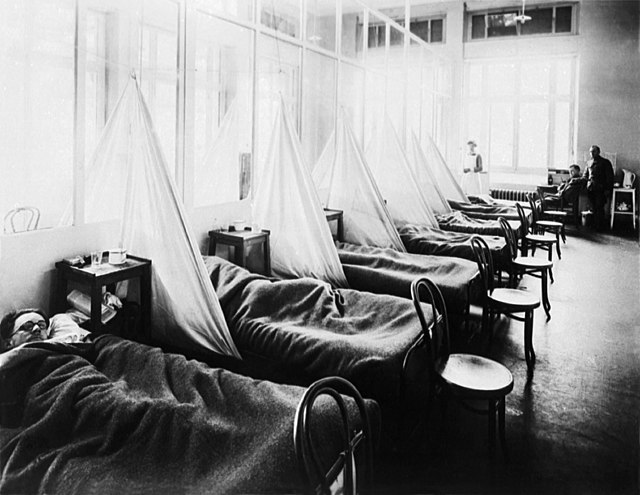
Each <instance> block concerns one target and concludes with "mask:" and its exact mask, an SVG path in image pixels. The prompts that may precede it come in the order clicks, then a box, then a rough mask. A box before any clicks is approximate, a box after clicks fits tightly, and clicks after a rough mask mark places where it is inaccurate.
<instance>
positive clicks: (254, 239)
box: [209, 230, 271, 277]
mask: <svg viewBox="0 0 640 495" xmlns="http://www.w3.org/2000/svg"><path fill="white" fill-rule="evenodd" d="M269 234H270V232H269V231H268V230H261V231H260V232H253V231H251V230H237V231H231V232H230V231H228V230H210V231H209V255H210V256H215V254H216V247H217V246H218V244H220V245H223V246H232V247H233V248H234V257H233V262H234V263H235V264H236V265H238V266H241V267H242V268H246V267H247V251H248V249H249V247H250V246H254V245H262V253H263V256H264V275H266V276H267V277H270V276H271V248H270V244H269Z"/></svg>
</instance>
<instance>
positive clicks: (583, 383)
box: [376, 224, 640, 494]
mask: <svg viewBox="0 0 640 495" xmlns="http://www.w3.org/2000/svg"><path fill="white" fill-rule="evenodd" d="M621 227H624V226H623V225H622V224H621ZM562 254H563V256H562V260H559V261H558V260H557V259H556V258H555V253H554V261H555V266H554V274H555V283H554V284H553V285H551V286H550V289H549V298H550V301H551V305H552V309H551V315H552V318H551V320H550V321H549V322H548V323H547V322H546V321H545V320H546V319H545V317H544V313H543V310H542V308H540V309H538V310H536V313H535V323H534V325H535V330H534V336H533V339H534V346H535V350H536V354H537V362H536V366H535V372H534V374H533V377H532V379H530V380H528V379H527V372H526V364H525V362H524V344H523V330H522V329H523V324H522V323H520V322H516V321H509V320H506V319H504V318H503V320H502V321H501V322H499V324H498V326H497V327H496V332H495V337H494V342H493V345H492V347H491V348H490V349H488V350H487V348H486V342H482V341H480V340H478V341H472V343H471V344H470V345H469V347H471V349H466V350H469V351H471V352H479V353H483V354H485V355H489V356H490V357H492V358H494V359H497V360H498V361H500V362H502V363H503V364H505V365H506V366H507V367H508V368H509V369H510V370H511V372H512V373H513V375H514V380H515V387H514V390H513V392H512V393H511V394H510V395H509V396H508V397H507V419H506V422H507V443H508V449H509V461H508V462H504V460H503V459H502V458H501V457H500V456H499V455H498V456H496V458H495V459H493V460H492V459H490V458H489V456H488V449H487V427H486V418H485V417H483V416H477V415H474V414H471V413H469V412H468V411H466V410H464V409H462V408H460V407H459V406H456V405H455V404H452V405H451V406H450V407H449V410H448V413H447V416H446V418H445V421H444V425H443V423H442V417H441V415H440V412H439V409H438V408H437V407H436V408H435V409H434V410H433V411H432V415H431V419H430V420H429V423H428V426H427V428H426V431H423V432H422V434H420V435H415V436H414V437H413V438H412V440H413V445H412V446H408V447H406V448H404V449H403V451H402V452H399V453H395V454H394V455H392V456H387V458H386V459H381V460H378V462H377V464H376V486H377V489H378V491H379V492H381V493H531V494H546V493H549V494H561V493H579V494H590V493H593V494H616V493H625V494H626V493H629V494H638V493H639V492H638V478H639V470H638V469H639V468H638V466H639V454H638V452H639V443H640V435H639V417H640V266H639V265H640V248H639V246H638V237H637V233H636V234H633V233H632V232H628V231H627V232H621V231H620V230H619V229H618V227H617V230H616V231H614V232H613V233H595V232H593V231H590V230H586V229H581V230H579V231H578V230H577V229H575V228H570V229H569V236H568V239H567V244H566V245H563V246H562ZM536 256H546V253H544V252H541V253H538V254H537V255H536ZM521 287H527V288H528V289H529V290H532V291H534V292H536V293H537V294H539V293H540V281H539V280H538V279H533V278H529V277H525V278H524V279H523V281H522V283H521ZM474 342H475V343H474ZM443 428H444V429H443ZM499 453H500V451H499V450H498V454H499Z"/></svg>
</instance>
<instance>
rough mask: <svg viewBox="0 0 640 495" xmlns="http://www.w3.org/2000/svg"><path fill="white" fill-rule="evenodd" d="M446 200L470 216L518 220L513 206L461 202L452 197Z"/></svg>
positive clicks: (486, 218)
mask: <svg viewBox="0 0 640 495" xmlns="http://www.w3.org/2000/svg"><path fill="white" fill-rule="evenodd" d="M447 201H448V202H449V206H450V207H451V208H453V209H454V210H457V211H461V212H462V213H464V214H466V215H467V216H469V217H471V218H479V219H483V220H497V219H498V218H500V217H503V218H504V219H505V220H517V221H519V220H520V217H519V216H518V211H517V210H516V208H515V206H504V205H487V204H478V203H463V202H461V201H454V200H452V199H448V200H447Z"/></svg>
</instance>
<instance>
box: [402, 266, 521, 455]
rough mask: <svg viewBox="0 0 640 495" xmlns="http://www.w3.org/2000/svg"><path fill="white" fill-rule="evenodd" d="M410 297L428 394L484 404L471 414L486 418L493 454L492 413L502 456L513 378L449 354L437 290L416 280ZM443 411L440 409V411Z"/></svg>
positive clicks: (492, 364)
mask: <svg viewBox="0 0 640 495" xmlns="http://www.w3.org/2000/svg"><path fill="white" fill-rule="evenodd" d="M420 289H425V290H426V292H427V294H428V296H429V302H430V303H431V306H432V308H433V319H432V320H431V321H432V323H431V325H430V326H428V325H427V320H426V318H425V316H424V312H423V307H422V304H421V301H422V299H421V297H420ZM411 297H412V298H413V303H414V305H415V307H416V312H417V313H418V317H419V319H420V324H421V325H422V327H423V330H424V331H423V335H425V339H426V345H427V353H428V356H427V359H428V360H429V367H430V369H431V372H432V375H433V377H434V378H435V380H433V381H432V383H431V385H432V390H431V391H432V394H431V396H433V395H434V393H439V396H440V398H441V400H443V401H445V404H446V401H447V399H448V398H449V397H453V398H456V399H459V400H462V401H463V403H464V401H486V402H487V409H486V410H484V409H481V410H478V409H475V408H471V407H468V409H470V410H472V411H474V412H480V413H484V414H487V416H488V433H489V448H490V451H491V453H493V452H494V450H495V435H496V412H497V417H498V432H499V437H500V444H501V447H502V451H503V453H504V454H505V455H506V439H505V398H506V396H507V395H508V394H509V392H511V390H513V376H512V375H511V372H510V371H509V370H508V369H507V368H506V367H505V366H503V365H502V364H500V363H498V362H497V361H494V360H492V359H488V358H485V357H482V356H477V355H474V354H457V353H456V354H452V353H451V349H450V341H449V322H448V319H447V308H446V307H445V302H444V298H443V297H442V293H441V292H440V289H438V287H437V285H436V284H434V283H433V282H432V281H431V280H429V279H427V278H419V279H416V280H414V282H413V283H412V285H411ZM443 410H444V407H443Z"/></svg>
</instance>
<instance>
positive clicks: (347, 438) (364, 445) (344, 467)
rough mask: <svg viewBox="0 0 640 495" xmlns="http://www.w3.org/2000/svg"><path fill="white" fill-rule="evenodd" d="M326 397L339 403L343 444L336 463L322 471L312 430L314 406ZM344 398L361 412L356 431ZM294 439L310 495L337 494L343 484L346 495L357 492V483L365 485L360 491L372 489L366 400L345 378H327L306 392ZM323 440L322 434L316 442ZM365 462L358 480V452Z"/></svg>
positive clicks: (296, 421) (297, 411)
mask: <svg viewBox="0 0 640 495" xmlns="http://www.w3.org/2000/svg"><path fill="white" fill-rule="evenodd" d="M323 395H327V396H329V397H331V398H333V400H334V401H335V402H336V404H337V406H338V410H339V412H340V417H341V419H342V434H343V445H342V450H341V451H340V453H339V455H338V457H337V459H336V460H335V462H334V463H333V464H332V465H331V466H330V467H329V468H328V470H327V469H326V468H323V466H322V463H321V461H320V455H319V451H318V449H317V448H316V445H314V440H313V439H314V435H313V430H312V425H313V420H312V416H313V413H314V407H313V406H314V404H315V402H316V400H317V399H318V398H319V397H320V396H323ZM344 395H346V396H349V397H351V398H353V399H354V401H355V403H356V406H357V409H358V413H359V423H360V424H359V425H358V431H356V428H355V425H354V424H353V423H352V421H351V419H350V417H349V416H350V415H349V411H348V409H347V404H346V402H345V398H344V397H343V396H344ZM293 437H294V444H295V450H296V455H297V457H298V461H299V463H300V465H301V466H302V467H303V472H304V474H305V476H306V482H307V483H306V484H307V490H306V491H307V493H314V494H330V493H335V489H334V488H335V486H336V484H341V488H342V491H341V493H344V494H346V495H354V494H355V493H356V483H357V481H358V480H360V481H361V482H362V486H361V487H360V488H359V489H358V490H357V491H358V492H361V493H362V492H370V491H372V490H373V482H372V478H373V446H372V441H373V439H372V435H371V427H370V423H369V418H368V415H367V410H366V407H365V403H364V400H363V399H362V396H361V395H360V393H359V392H358V390H357V389H356V388H355V387H354V386H353V385H352V384H351V383H350V382H349V381H348V380H345V379H344V378H340V377H336V376H334V377H327V378H322V379H320V380H318V381H316V382H314V383H313V384H312V385H311V386H309V388H307V390H306V391H305V393H304V395H303V396H302V399H301V400H300V403H299V404H298V408H297V410H296V415H295V420H294V428H293ZM319 438H322V432H318V434H317V435H315V439H316V440H318V439H319ZM358 450H359V451H360V453H358V458H361V459H362V463H361V465H360V467H359V469H358V470H357V475H358V476H357V479H356V466H355V462H356V453H357V452H356V451H358Z"/></svg>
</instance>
